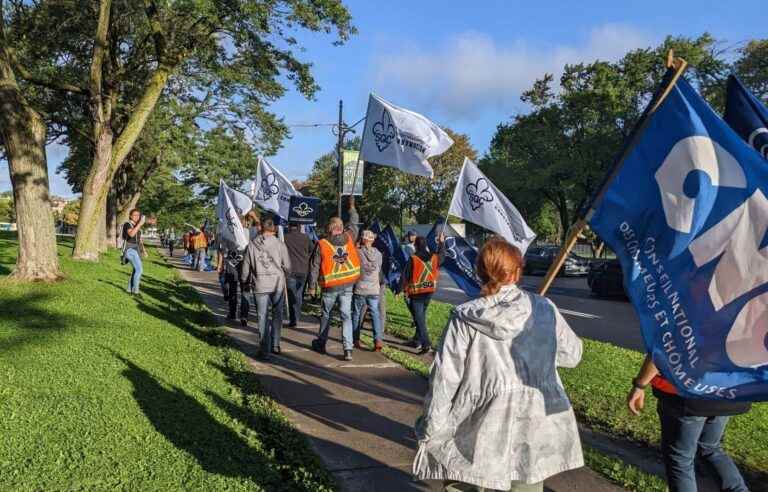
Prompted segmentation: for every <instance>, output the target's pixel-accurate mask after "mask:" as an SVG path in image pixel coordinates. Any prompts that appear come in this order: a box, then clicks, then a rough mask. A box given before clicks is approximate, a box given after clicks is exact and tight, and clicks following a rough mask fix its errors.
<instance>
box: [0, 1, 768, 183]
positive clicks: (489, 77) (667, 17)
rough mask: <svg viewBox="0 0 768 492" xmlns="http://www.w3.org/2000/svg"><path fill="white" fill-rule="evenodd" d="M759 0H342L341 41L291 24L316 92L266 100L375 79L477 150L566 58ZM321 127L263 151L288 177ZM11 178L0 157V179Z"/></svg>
mask: <svg viewBox="0 0 768 492" xmlns="http://www.w3.org/2000/svg"><path fill="white" fill-rule="evenodd" d="M764 4H765V0H761V1H757V0H739V1H738V2H723V1H700V0H698V1H693V0H679V1H675V2H670V1H668V0H667V1H664V2H660V1H659V2H657V1H642V2H640V1H629V0H625V1H615V0H613V1H582V2H565V1H560V2H558V1H551V0H550V1H538V2H531V1H525V2H521V1H487V0H486V1H475V2H464V1H455V0H454V1H446V0H440V1H437V0H420V1H417V2H414V1H405V0H389V1H386V2H383V1H376V0H373V1H370V0H352V1H349V2H347V5H348V7H349V9H350V10H351V12H352V16H353V18H354V24H355V25H356V26H357V28H358V29H359V34H358V35H356V36H354V37H353V38H352V39H351V40H350V41H349V42H348V43H347V44H345V45H344V46H341V47H334V46H332V45H331V41H332V38H331V37H329V36H325V35H320V34H314V33H313V34H304V33H299V36H298V37H299V40H300V41H301V42H302V43H303V44H304V46H305V48H306V51H305V53H303V54H301V56H302V58H303V59H305V60H309V61H312V62H313V63H314V70H313V73H314V75H315V77H316V79H317V82H318V83H319V84H320V86H321V91H320V92H319V93H318V94H317V97H316V100H315V101H307V100H306V99H304V98H303V97H302V96H301V95H299V94H297V93H296V92H295V91H293V90H290V91H289V92H288V93H287V94H286V96H285V97H284V98H283V99H281V100H280V101H278V102H277V103H276V104H274V105H273V108H272V109H273V111H275V112H276V113H277V114H278V115H281V116H283V117H284V119H285V122H286V123H287V124H289V125H295V124H299V125H301V124H311V123H333V122H335V121H336V119H337V117H338V101H339V99H340V98H342V99H344V114H345V120H346V121H347V122H348V123H352V122H354V121H357V120H358V119H359V118H361V117H362V116H363V114H364V112H365V106H366V102H367V96H368V93H369V92H371V91H373V92H376V93H377V94H379V95H380V96H382V97H384V98H385V99H388V100H390V101H391V102H393V103H394V104H397V105H400V106H404V107H407V108H408V109H412V110H414V111H418V112H421V113H423V114H425V115H427V116H428V117H430V118H431V119H433V120H434V121H435V122H437V123H439V124H441V125H446V126H449V127H450V128H452V129H454V130H456V131H458V132H460V133H466V134H467V135H469V137H470V140H471V142H472V144H473V145H474V146H475V148H477V149H478V151H480V152H481V153H482V152H484V151H485V150H486V149H487V148H488V144H489V142H490V139H491V137H492V136H493V133H494V130H495V128H496V125H497V124H499V123H500V122H502V121H506V120H508V119H509V118H510V117H511V116H512V115H514V114H516V113H520V112H525V111H526V108H525V106H524V105H523V104H522V103H521V102H520V99H519V96H520V92H521V91H522V90H524V89H526V88H528V87H529V86H530V84H531V83H532V82H533V81H534V80H535V79H536V78H539V77H541V76H542V75H543V74H544V73H547V72H551V73H555V74H556V75H557V74H558V73H559V71H560V70H561V69H562V67H563V65H564V64H565V63H573V62H579V61H592V60H595V59H616V58H618V57H620V56H621V55H622V54H623V53H625V52H626V51H628V50H630V49H633V48H639V47H646V46H651V45H655V44H657V43H658V42H659V41H660V40H661V39H663V38H664V36H666V35H667V34H672V35H689V36H696V35H699V34H701V33H702V32H704V31H708V32H710V33H712V34H713V35H714V36H715V37H716V38H718V39H720V40H722V41H723V46H724V47H728V46H734V45H738V44H739V43H742V42H744V41H745V40H748V39H752V38H759V37H765V36H766V25H768V13H766V11H765V8H764V7H765V5H764ZM334 142H335V138H334V137H333V135H332V134H331V132H330V129H329V128H328V127H319V128H302V127H293V128H292V137H291V138H290V139H288V140H286V141H285V143H284V147H283V149H281V150H280V151H279V152H278V154H277V155H275V156H273V157H271V158H269V160H270V162H271V163H272V164H274V165H275V166H277V167H278V168H280V169H281V170H282V171H283V172H284V173H285V174H286V175H287V176H288V177H290V178H299V179H301V178H304V177H306V175H307V174H308V173H309V171H310V169H311V168H312V163H313V162H314V160H315V159H316V158H317V157H319V156H320V155H322V154H323V153H325V152H327V151H329V150H331V149H332V148H333V145H334ZM65 155H66V148H64V147H62V146H58V145H53V146H50V147H49V149H48V158H49V168H50V170H51V173H52V176H51V178H52V179H51V181H52V190H53V192H54V193H55V194H58V195H65V196H67V195H70V194H71V191H70V190H69V187H68V186H67V185H66V182H65V181H64V180H63V178H62V177H60V176H57V175H55V174H54V173H55V169H56V167H57V166H58V165H59V163H60V162H61V160H62V159H63V158H64V157H65ZM8 188H10V183H9V177H8V167H7V165H6V164H5V163H3V162H0V191H2V190H5V189H8Z"/></svg>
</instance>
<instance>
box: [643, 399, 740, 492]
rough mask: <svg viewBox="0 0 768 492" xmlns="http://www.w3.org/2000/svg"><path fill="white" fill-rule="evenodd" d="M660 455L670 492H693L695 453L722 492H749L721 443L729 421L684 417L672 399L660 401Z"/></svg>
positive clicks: (694, 484) (724, 418) (658, 408)
mask: <svg viewBox="0 0 768 492" xmlns="http://www.w3.org/2000/svg"><path fill="white" fill-rule="evenodd" d="M657 410H658V413H659V420H660V421H661V454H662V458H663V460H664V467H665V468H666V472H667V484H668V485H669V490H670V492H696V470H695V468H694V461H695V458H696V451H697V450H698V452H699V456H701V458H703V459H704V460H705V461H706V462H707V463H709V464H710V465H711V467H712V469H713V470H714V471H715V472H716V473H717V475H718V477H719V478H720V481H721V487H720V488H721V490H725V491H729V492H748V489H747V486H746V484H745V483H744V479H743V478H742V477H741V474H740V473H739V470H738V468H736V465H735V464H734V463H733V460H731V458H730V457H729V456H728V455H727V454H725V451H723V448H722V445H721V441H722V438H723V433H724V432H725V426H726V425H727V424H728V419H729V417H695V416H687V415H684V414H683V411H682V405H681V404H680V403H679V401H677V400H676V399H673V398H664V397H662V398H659V404H658V407H657Z"/></svg>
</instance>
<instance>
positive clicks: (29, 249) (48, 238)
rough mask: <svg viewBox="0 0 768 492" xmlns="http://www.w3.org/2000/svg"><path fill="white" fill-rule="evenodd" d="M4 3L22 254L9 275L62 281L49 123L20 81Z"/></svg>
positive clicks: (4, 129)
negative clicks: (47, 140)
mask: <svg viewBox="0 0 768 492" xmlns="http://www.w3.org/2000/svg"><path fill="white" fill-rule="evenodd" d="M2 21H3V2H2V0H0V135H2V140H3V143H4V144H5V149H6V153H7V159H8V165H9V169H10V174H11V186H12V187H13V200H14V206H15V207H16V223H17V226H18V231H19V232H18V234H19V255H18V257H17V258H16V267H15V268H14V270H13V272H12V273H11V276H12V277H13V278H15V279H18V280H22V281H53V280H58V279H59V278H61V271H60V270H59V258H58V256H57V251H56V233H55V229H54V223H53V210H52V209H51V202H50V196H49V189H48V163H47V159H46V155H45V136H46V127H45V123H44V122H43V121H42V118H40V115H39V114H38V113H37V112H36V111H35V110H34V109H32V107H30V106H29V104H28V102H27V100H26V99H25V98H24V96H23V95H22V94H21V91H20V90H19V86H18V84H17V83H16V77H15V75H14V73H13V70H12V68H11V64H10V57H9V56H8V50H7V45H6V39H5V28H4V26H3V23H2Z"/></svg>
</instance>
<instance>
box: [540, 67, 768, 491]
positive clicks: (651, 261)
mask: <svg viewBox="0 0 768 492" xmlns="http://www.w3.org/2000/svg"><path fill="white" fill-rule="evenodd" d="M686 65H687V63H686V62H685V61H684V60H682V59H679V58H677V59H675V58H673V57H672V56H670V60H669V69H668V71H667V73H666V75H665V77H664V82H663V83H662V85H661V86H660V88H659V89H658V90H657V91H656V93H655V94H654V96H653V98H652V99H651V101H650V103H649V105H648V107H647V108H646V110H645V111H644V113H643V116H642V118H641V119H640V121H639V123H638V124H637V126H636V127H635V129H634V130H633V131H632V133H631V135H630V138H628V140H627V142H626V143H625V146H624V149H623V150H622V152H621V154H620V155H619V156H618V158H617V160H616V162H615V164H614V166H613V167H612V169H611V170H610V172H609V174H608V176H607V178H606V180H605V181H604V184H603V186H602V187H601V188H600V189H599V190H598V192H597V193H596V194H595V196H594V197H593V198H592V200H591V202H590V203H589V204H588V206H587V207H585V208H584V210H583V212H582V213H581V214H580V219H579V220H578V221H577V223H576V225H575V226H574V227H573V228H572V230H571V231H570V232H569V234H568V238H567V240H566V242H565V247H564V248H563V250H562V251H561V252H560V254H559V255H558V257H557V259H556V261H555V262H553V265H552V268H551V269H550V273H549V274H548V276H547V277H546V278H545V281H544V284H543V287H542V289H541V290H540V292H542V293H543V292H544V291H546V288H547V286H548V285H549V283H551V279H552V277H553V276H554V272H556V271H557V269H558V268H559V266H560V265H561V264H562V261H563V260H564V258H565V256H566V255H567V253H568V250H569V248H570V247H572V245H573V244H574V243H575V242H576V238H577V236H578V234H579V233H580V231H582V230H583V229H584V227H586V226H587V225H589V226H590V227H591V228H592V230H593V231H594V232H595V233H596V234H597V235H598V236H599V237H600V238H601V239H603V240H604V241H605V243H606V244H607V245H608V246H609V247H610V248H611V249H612V250H613V251H614V252H616V256H617V258H618V259H619V261H620V262H621V267H622V270H623V272H624V286H625V291H626V292H627V295H628V297H629V298H630V300H631V301H632V304H633V305H634V308H635V310H636V312H637V314H638V318H639V320H640V326H641V329H642V334H643V340H644V342H645V345H646V349H647V353H648V355H647V356H646V359H645V362H644V364H643V366H642V367H641V368H640V371H639V374H638V376H637V377H636V378H635V379H634V380H633V381H632V382H631V389H630V392H629V395H628V397H627V403H628V407H629V410H630V411H631V412H632V413H635V414H637V413H639V412H640V410H641V409H642V408H643V404H644V400H645V387H646V386H647V385H648V384H651V385H652V386H653V388H654V394H656V395H657V397H658V399H659V402H658V406H657V413H658V415H659V421H660V424H661V452H662V458H663V461H664V465H665V468H666V474H667V483H668V485H669V488H670V490H671V491H673V492H694V491H696V490H697V489H696V471H695V467H694V461H695V457H696V455H697V451H698V452H699V453H700V454H701V455H702V456H703V457H704V458H705V459H706V460H707V461H709V462H710V463H711V464H713V465H714V469H715V471H716V472H717V473H718V475H719V478H720V480H721V482H722V485H723V489H724V490H734V491H745V490H747V488H746V485H745V484H744V480H743V478H742V477H741V475H740V474H739V472H738V469H737V468H736V467H735V465H734V464H733V462H732V461H731V460H730V458H729V457H728V456H727V455H725V453H724V452H723V450H722V448H721V439H722V436H723V433H724V431H725V428H726V425H727V422H728V418H729V416H730V415H734V414H738V413H743V412H745V411H747V410H748V408H749V405H748V404H747V402H751V401H764V400H768V371H766V368H767V367H768V346H766V343H765V340H766V338H767V337H768V248H765V238H766V233H768V198H766V196H768V166H766V161H765V159H764V158H763V157H762V156H761V154H760V149H761V148H762V147H760V146H758V147H755V144H756V141H757V138H758V137H760V138H762V135H763V134H764V133H765V132H763V131H762V130H760V128H762V127H761V126H760V123H759V122H758V123H755V118H754V116H755V115H754V114H750V115H741V116H744V117H743V118H739V115H737V114H734V113H732V114H730V121H731V123H732V124H733V125H734V128H736V130H737V131H734V129H733V128H731V127H730V126H728V124H726V122H724V121H723V120H722V119H721V118H720V117H719V116H718V115H717V114H716V113H715V112H714V111H713V110H712V108H711V107H710V106H709V105H708V104H707V103H706V101H705V100H704V99H703V98H702V97H701V96H700V95H699V94H698V93H697V92H696V90H695V89H694V88H693V87H692V86H691V85H690V84H689V83H688V82H687V81H686V80H685V79H684V78H683V77H682V74H683V72H684V70H685V67H686ZM739 106H740V107H741V108H742V109H743V110H744V111H746V110H749V111H753V110H754V107H751V106H750V105H748V104H743V105H737V104H734V105H732V106H731V110H732V111H737V108H738V107H739ZM737 122H738V123H737ZM747 123H748V124H747ZM753 124H754V125H756V126H757V128H751V127H750V126H749V125H753ZM750 128H751V129H750ZM755 132H756V133H755ZM750 135H752V136H753V137H754V138H751V139H750ZM758 143H759V142H758ZM628 383H629V382H628ZM628 385H629V384H628Z"/></svg>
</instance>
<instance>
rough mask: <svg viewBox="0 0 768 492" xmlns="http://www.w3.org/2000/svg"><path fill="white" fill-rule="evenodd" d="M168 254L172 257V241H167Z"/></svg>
mask: <svg viewBox="0 0 768 492" xmlns="http://www.w3.org/2000/svg"><path fill="white" fill-rule="evenodd" d="M168 256H170V257H173V241H168Z"/></svg>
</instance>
